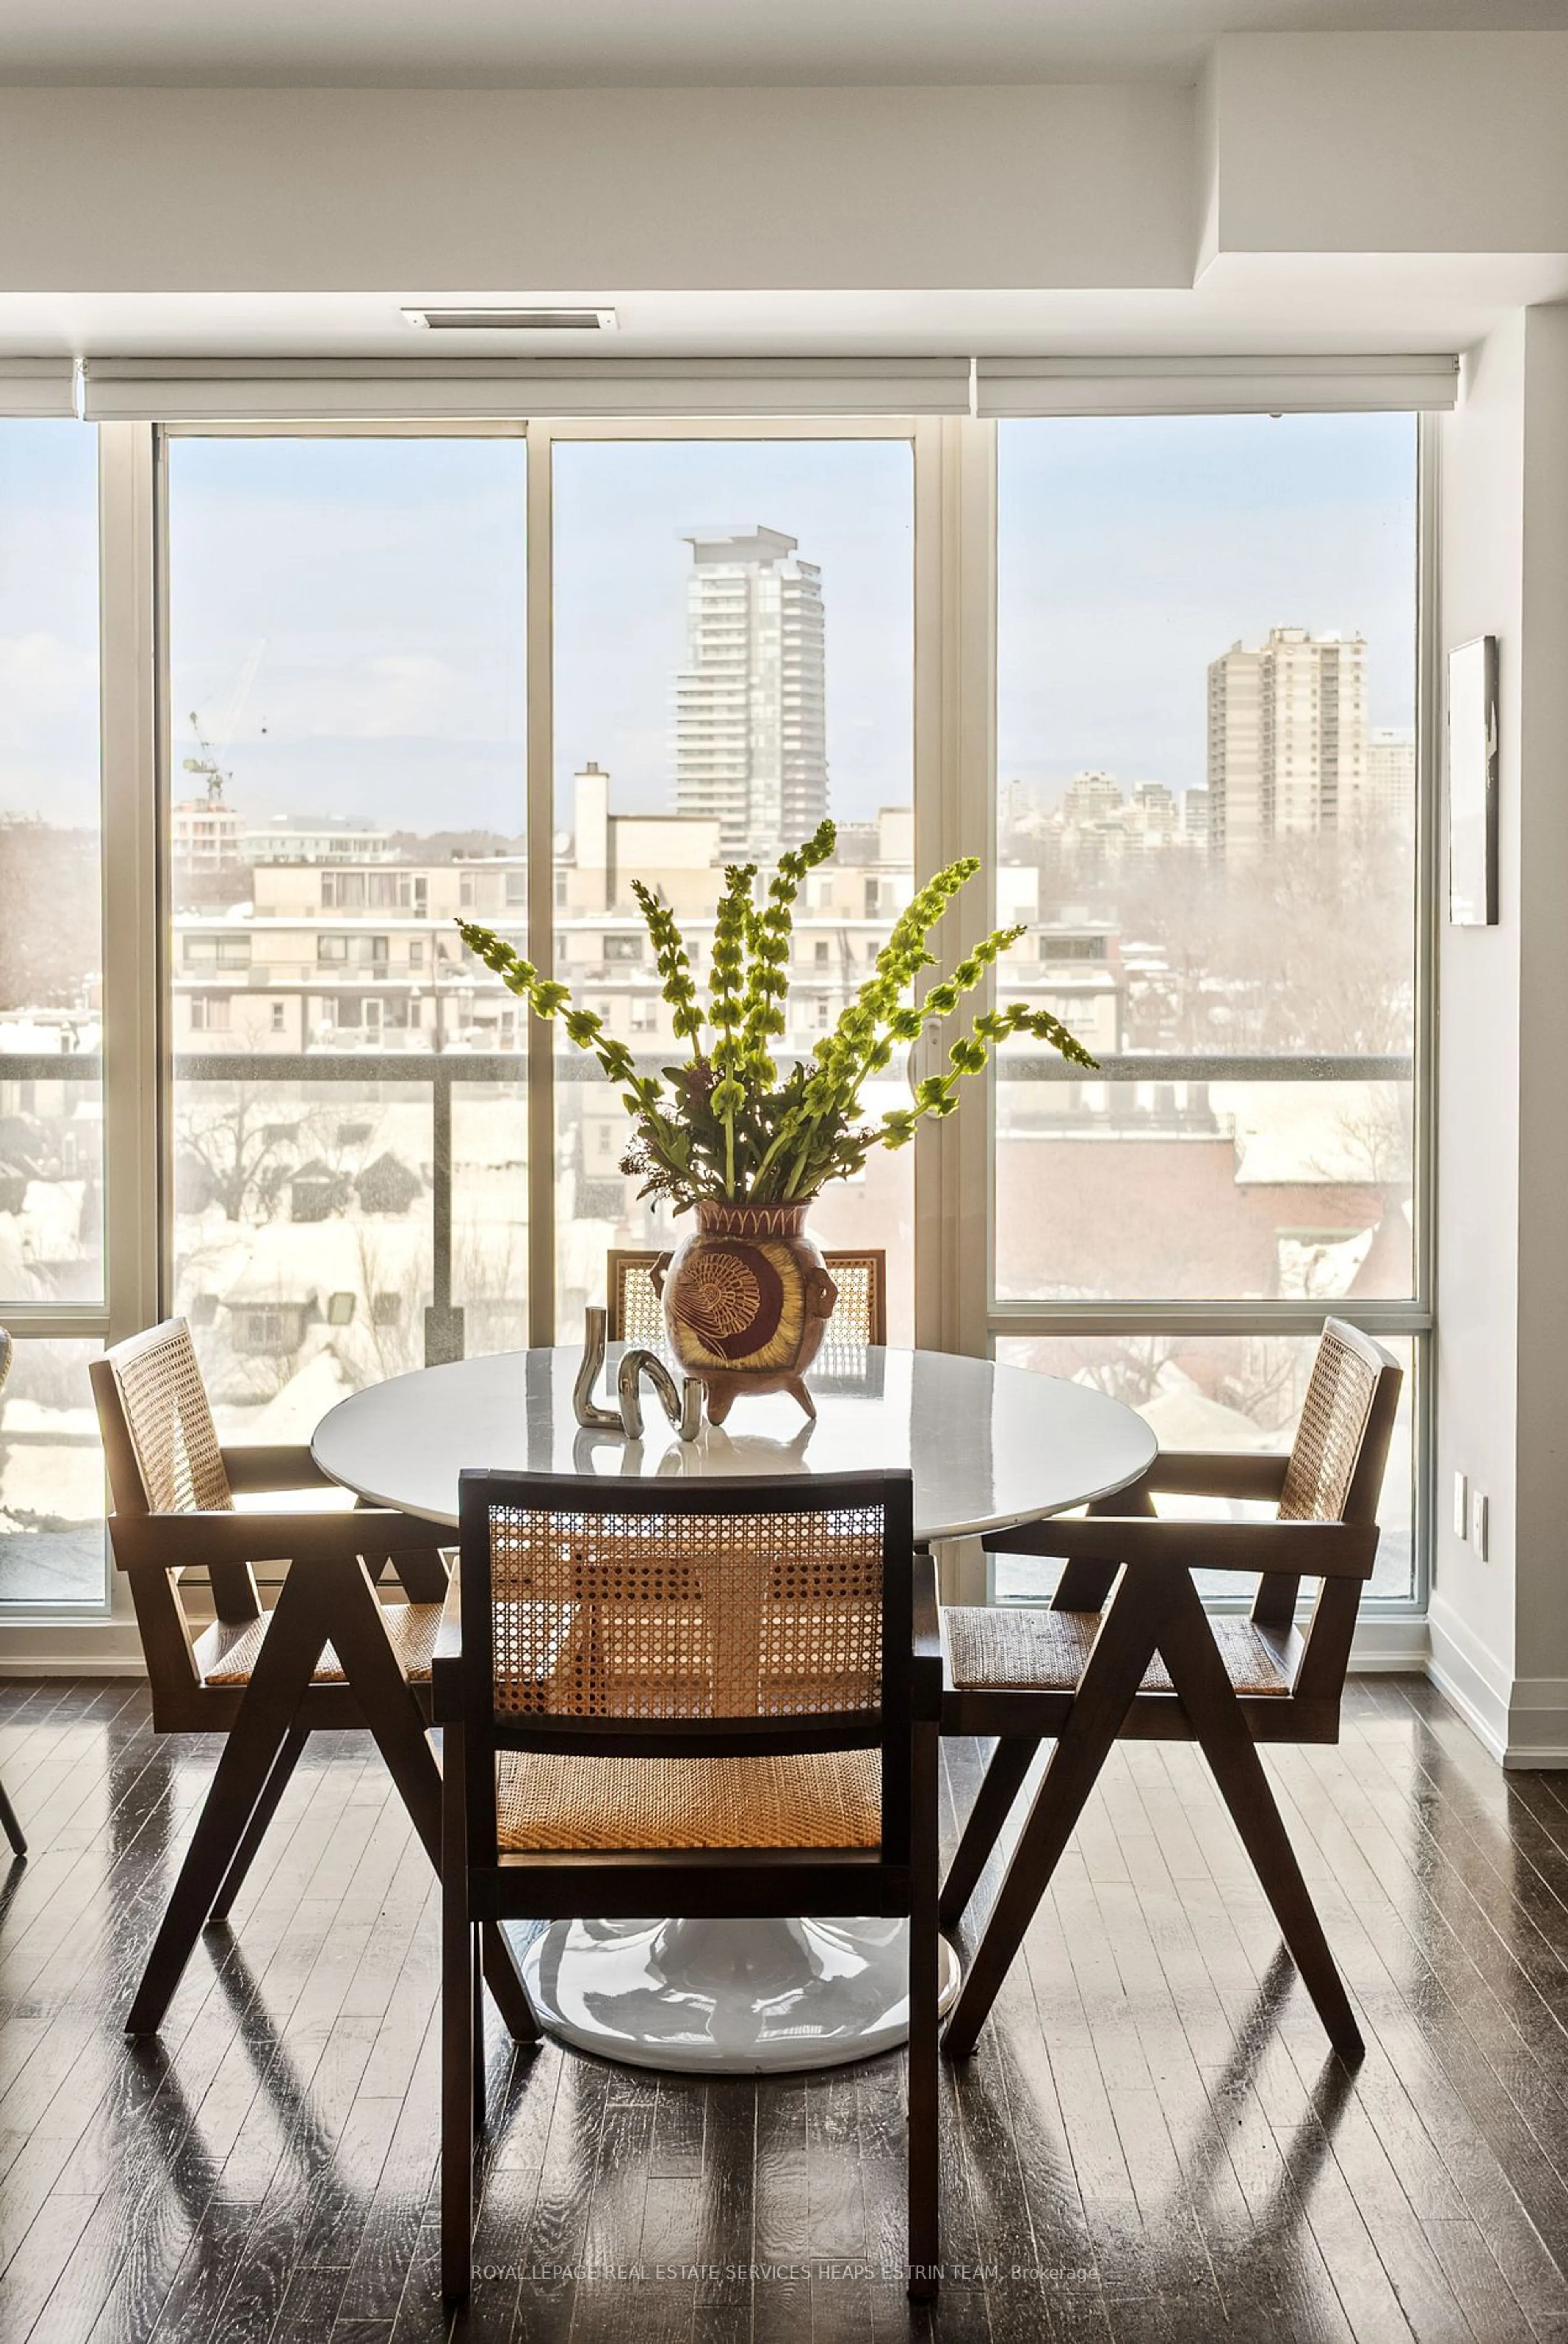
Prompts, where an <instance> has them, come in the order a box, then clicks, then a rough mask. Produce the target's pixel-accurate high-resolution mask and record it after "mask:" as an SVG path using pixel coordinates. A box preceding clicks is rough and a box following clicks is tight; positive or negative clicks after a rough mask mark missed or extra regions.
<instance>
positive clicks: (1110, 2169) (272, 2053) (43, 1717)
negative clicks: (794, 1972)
mask: <svg viewBox="0 0 1568 2344" xmlns="http://www.w3.org/2000/svg"><path fill="white" fill-rule="evenodd" d="M216 1753H217V1745H216V1743H214V1744H211V1745H209V1746H205V1747H204V1746H203V1745H201V1744H198V1743H196V1742H194V1741H192V1740H188V1739H185V1738H175V1737H169V1738H155V1737H154V1735H153V1734H152V1733H151V1730H150V1727H149V1725H148V1722H147V1695H146V1692H145V1691H144V1689H143V1688H142V1687H140V1686H139V1685H130V1684H126V1683H124V1682H86V1681H84V1682H74V1683H68V1684H67V1683H59V1682H9V1683H5V1684H3V1685H0V1770H3V1771H4V1773H5V1779H6V1782H7V1784H8V1786H9V1788H10V1790H11V1793H12V1795H13V1797H14V1799H15V1804H16V1806H17V1809H18V1811H19V1813H20V1814H21V1816H22V1818H23V1822H24V1825H25V1829H26V1831H27V1833H28V1835H29V1837H30V1839H31V1841H32V1844H33V1850H34V1853H33V1855H32V1858H31V1860H30V1861H29V1862H28V1863H27V1864H25V1865H23V1864H17V1865H14V1866H12V1867H11V1869H10V1871H9V1872H8V1873H6V1872H4V1871H0V2338H3V2339H5V2344H25V2339H38V2344H155V2339H157V2344H164V2340H165V2339H167V2344H263V2339H271V2344H437V2339H445V2338H447V2337H449V2336H451V2335H454V2334H455V2335H457V2336H460V2337H464V2338H472V2339H485V2344H490V2339H495V2344H610V2339H617V2344H839V2339H844V2344H861V2339H872V2344H875V2339H885V2338H895V2337H897V2338H904V2337H910V2336H914V2337H917V2338H922V2339H926V2338H937V2339H953V2344H981V2339H996V2344H1037V2339H1058V2338H1059V2339H1064V2344H1067V2339H1072V2344H1088V2339H1096V2344H1113V2340H1114V2344H1172V2339H1209V2338H1238V2339H1259V2344H1265V2339H1266V2344H1341V2339H1351V2338H1354V2339H1374V2344H1385V2339H1387V2344H1393V2339H1405V2338H1407V2337H1409V2338H1417V2339H1423V2344H1471V2339H1473V2344H1515V2340H1516V2339H1517V2344H1528V2340H1529V2339H1568V1776H1562V1775H1559V1776H1553V1775H1534V1776H1533V1775H1517V1774H1515V1775H1511V1776H1508V1777H1506V1778H1505V1777H1504V1776H1503V1775H1502V1773H1500V1772H1499V1771H1498V1769H1497V1768H1496V1767H1494V1766H1493V1765H1492V1763H1491V1761H1490V1760H1489V1759H1488V1758H1486V1756H1485V1755H1484V1754H1483V1753H1482V1751H1481V1750H1480V1749H1479V1748H1478V1746H1477V1745H1476V1744H1475V1743H1474V1742H1473V1741H1472V1739H1471V1737H1470V1736H1469V1734H1468V1733H1466V1731H1465V1729H1464V1728H1463V1727H1462V1725H1461V1724H1460V1723H1458V1722H1457V1720H1455V1719H1454V1718H1453V1717H1452V1716H1451V1715H1450V1713H1448V1712H1447V1711H1446V1710H1445V1709H1444V1708H1443V1707H1442V1703H1441V1702H1439V1701H1438V1700H1437V1698H1436V1696H1435V1695H1433V1694H1432V1693H1431V1692H1430V1691H1429V1690H1428V1689H1427V1688H1425V1687H1424V1686H1422V1685H1421V1684H1419V1683H1417V1682H1414V1681H1413V1680H1407V1679H1392V1678H1390V1679H1382V1680H1369V1679H1361V1680H1360V1681H1359V1682H1353V1684H1352V1689H1351V1693H1350V1695H1349V1698H1348V1700H1347V1703H1346V1717H1345V1733H1344V1739H1343V1741H1342V1743H1340V1746H1339V1747H1338V1748H1337V1749H1332V1750H1321V1751H1311V1752H1305V1751H1282V1752H1279V1753H1270V1756H1269V1760H1268V1763H1269V1765H1270V1771H1271V1773H1272V1774H1273V1777H1274V1780H1275V1782H1276V1783H1277V1785H1278V1787H1279V1790H1280V1797H1281V1803H1282V1805H1283V1807H1284V1811H1285V1814H1286V1817H1287V1821H1288V1823H1289V1824H1290V1829H1291V1832H1292V1834H1293V1836H1294V1838H1295V1841H1296V1844H1297V1847H1298V1849H1299V1851H1300V1855H1301V1859H1302V1863H1303V1866H1304V1868H1305V1870H1306V1871H1307V1874H1308V1876H1309V1879H1310V1884H1311V1886H1312V1889H1313V1893H1314V1894H1315V1895H1316V1897H1317V1898H1318V1900H1319V1905H1320V1911H1321V1913H1322V1915H1323V1919H1324V1923H1325V1925H1326V1927H1327V1929H1328V1933H1329V1936H1330V1942H1331V1943H1332V1945H1333V1946H1334V1949H1335V1951H1336V1953H1337V1955H1338V1956H1339V1958H1340V1962H1341V1965H1342V1966H1343V1968H1344V1971H1345V1974H1346V1976H1347V1978H1348V1980H1349V1983H1350V1985H1351V1992H1352V1995H1353V1996H1354V1998H1355V2001H1356V2003H1357V2006H1358V2007H1359V2009H1360V2011H1361V2016H1362V2023H1363V2026H1364V2027H1365V2030H1366V2033H1367V2036H1368V2041H1369V2046H1370V2048H1369V2055H1368V2057H1367V2059H1366V2061H1365V2063H1364V2065H1363V2066H1361V2068H1360V2069H1359V2070H1358V2071H1357V2072H1356V2073H1355V2074H1354V2075H1353V2076H1352V2075H1351V2074H1349V2073H1347V2072H1346V2071H1345V2070H1344V2069H1343V2068H1341V2067H1340V2066H1339V2065H1338V2063H1337V2062H1335V2061H1334V2060H1333V2059H1332V2058H1331V2056H1330V2055H1329V2054H1328V2052H1327V2048H1326V2046H1325V2044H1324V2042H1323V2039H1322V2036H1321V2035H1320V2031H1319V2028H1318V2025H1317V2022H1316V2019H1315V2017H1314V2016H1313V2013H1312V2011H1311V2008H1310V2005H1309V2004H1308V2002H1307V2000H1306V1998H1305V1996H1304V1995H1303V1994H1302V1992H1301V1989H1300V1985H1299V1984H1298V1983H1297V1982H1296V1980H1295V1978H1294V1976H1293V1974H1292V1973H1291V1971H1290V1967H1289V1965H1288V1963H1287V1962H1285V1961H1284V1959H1283V1958H1282V1957H1281V1956H1280V1954H1279V1951H1278V1945H1277V1939H1276V1935H1275V1932H1274V1929H1273V1926H1272V1924H1271V1921H1270V1915H1269V1914H1268V1911H1267V1909H1266V1907H1265V1906H1264V1904H1263V1903H1262V1899H1261V1897H1260V1896H1259V1894H1258V1891H1257V1889H1256V1887H1255V1885H1254V1884H1253V1881H1252V1878H1251V1875H1250V1874H1249V1870H1248V1868H1247V1865H1246V1863H1245V1860H1244V1859H1243V1857H1242V1855H1241V1854H1240V1851H1239V1846H1238V1844H1237V1843H1236V1841H1235V1838H1234V1836H1233V1834H1232V1833H1231V1831H1230V1828H1229V1823H1228V1821H1227V1819H1226V1817H1225V1815H1224V1814H1223V1811H1222V1809H1221V1808H1220V1807H1219V1803H1218V1801H1217V1800H1216V1798H1215V1796H1214V1794H1213V1793H1212V1791H1211V1789H1210V1787H1209V1783H1208V1780H1207V1777H1206V1775H1205V1774H1204V1772H1203V1768H1202V1763H1201V1761H1200V1760H1199V1758H1198V1757H1197V1756H1196V1755H1195V1754H1194V1753H1190V1752H1189V1751H1184V1750H1179V1749H1174V1748H1172V1749H1166V1748H1162V1747H1160V1746H1158V1745H1157V1744H1153V1743H1149V1744H1143V1745H1133V1746H1131V1747H1128V1748H1124V1749H1121V1750H1119V1751H1118V1753H1117V1756H1116V1759H1115V1762H1114V1763H1113V1765H1112V1767H1111V1768H1110V1769H1109V1771H1108V1775H1107V1777H1106V1780H1105V1783H1104V1784H1103V1785H1102V1788H1101V1791H1100V1793H1099V1794H1098V1796H1097V1798H1096V1799H1095V1801H1094V1802H1093V1803H1092V1804H1091V1806H1090V1808H1089V1809H1088V1811H1087V1814H1086V1815H1085V1817H1084V1821H1083V1824H1082V1827H1081V1829H1080V1830H1079V1832H1078V1834H1077V1839H1076V1841H1075V1843H1074V1845H1073V1848H1072V1850H1071V1852H1070V1854H1069V1856H1068V1858H1067V1861H1066V1862H1065V1864H1064V1865H1063V1867H1062V1870H1061V1873H1060V1874H1059V1876H1058V1879H1057V1886H1056V1890H1055V1894H1053V1895H1052V1896H1051V1897H1050V1898H1049V1899H1048V1900H1047V1903H1046V1904H1045V1905H1044V1906H1043V1907H1042V1909H1041V1911H1040V1914H1039V1915H1038V1917H1037V1922H1036V1925H1035V1926H1034V1929H1033V1931H1032V1933H1031V1935H1030V1937H1029V1940H1028V1943H1027V1947H1026V1951H1025V1955H1024V1956H1023V1958H1021V1960H1020V1961H1019V1963H1018V1964H1017V1965H1016V1967H1015V1969H1014V1972H1013V1974H1012V1975H1011V1976H1010V1978H1009V1979H1008V1982H1007V1987H1006V1989H1005V1991H1004V1993H1003V1995H1002V1997H1001V2000H1000V2001H999V2003H998V2005H997V2008H996V2015H995V2017H994V2018H993V2020H992V2022H991V2024H990V2025H989V2026H987V2028H986V2032H985V2034H984V2035H983V2036H982V2037H981V2042H980V2047H979V2050H978V2052H977V2053H976V2056H975V2058H974V2059H973V2060H972V2061H971V2062H970V2063H969V2064H968V2065H967V2066H966V2067H964V2068H962V2069H959V2070H956V2071H955V2070H948V2071H947V2072H946V2075H945V2088H944V2109H943V2127H944V2141H943V2155H944V2208H945V2234H946V2235H945V2246H946V2264H947V2272H948V2277H947V2283H946V2287H945V2289H944V2292H943V2295H942V2298H941V2300H940V2302H939V2304H938V2305H937V2306H936V2309H935V2310H934V2311H927V2310H924V2309H922V2310H919V2311H911V2309H909V2307H908V2306H907V2305H906V2303H905V2299H904V2296H903V2292H902V2287H901V2284H900V2282H899V2279H898V2278H897V2277H896V2270H897V2267H898V2265H899V2262H900V2259H901V2256H902V2240H901V2232H902V2225H903V2202H902V2197H903V2140H902V2091H903V2079H902V2071H901V2064H900V2062H899V2060H898V2059H897V2058H896V2057H895V2058H890V2059H885V2060H880V2061H876V2062H873V2063H871V2064H869V2065H866V2066H861V2067H853V2068H841V2069H838V2070H836V2071H834V2072H831V2073H827V2074H823V2075H819V2076H810V2077H792V2078H784V2079H782V2080H778V2081H774V2082H764V2083H757V2084H753V2083H751V2082H748V2081H744V2080H732V2081H724V2082H722V2083H715V2084H713V2085H708V2086H703V2085H701V2084H698V2083H694V2082H687V2081H685V2080H683V2079H680V2078H673V2077H657V2076H645V2075H639V2074H637V2073H634V2072H633V2071H632V2070H629V2069H619V2068H614V2067H610V2066H601V2065H599V2064H597V2063H596V2062H594V2061H592V2060H589V2059H585V2058H582V2057H579V2056H575V2055H573V2054H572V2053H566V2052H561V2051H560V2050H558V2049H557V2048H555V2047H554V2046H546V2047H545V2048H544V2049H542V2050H541V2052H540V2053H539V2054H538V2055H537V2056H533V2057H532V2058H531V2059H524V2058H521V2057H518V2056H516V2055H514V2054H513V2053H512V2051H511V2046H510V2045H508V2044H506V2043H505V2042H504V2041H503V2040H498V2039H497V2038H498V2036H499V2029H498V2028H495V2027H493V2026H492V2029H491V2110H492V2122H491V2137H490V2141H489V2144H488V2147H487V2152H486V2156H485V2159H484V2167H483V2173H482V2189H483V2195H482V2199H481V2214H480V2227H479V2233H478V2243H477V2251H476V2265H477V2268H478V2273H479V2277H478V2283H477V2285H476V2288H475V2291H474V2296H473V2300H472V2303H471V2306H470V2309H468V2311H467V2312H466V2313H465V2314H464V2315H463V2317H462V2318H461V2319H458V2320H456V2321H453V2320H452V2319H450V2318H448V2317H446V2316H444V2315H443V2313H442V2310H441V2307H440V2299H439V2293H438V2288H437V2281H436V2257H435V2248H436V2229H435V2217H436V2210H437V2202H436V2195H435V2168H436V2110H437V2099H436V2031H435V2008H436V1964H437V1930H436V1917H437V1916H436V1893H435V1885H434V1882H433V1880H432V1878H431V1876H430V1871H429V1868H428V1866H427V1864H426V1863H425V1860H424V1858H423V1856H422V1854H420V1852H419V1850H418V1848H417V1847H416V1846H415V1844H414V1843H413V1839H412V1836H411V1834H410V1830H409V1828H408V1825H407V1824H406V1822H405V1819H404V1816H403V1814H402V1810H401V1808H400V1806H399V1804H398V1803H397V1801H396V1799H395V1798H394V1797H393V1795H392V1794H391V1793H390V1792H389V1788H388V1785H387V1782H386V1778H385V1776H384V1774H383V1773H382V1772H381V1770H380V1768H379V1764H378V1763H377V1761H376V1758H375V1755H374V1753H373V1751H372V1750H371V1748H370V1746H369V1742H368V1740H367V1739H366V1738H365V1737H362V1736H357V1735H351V1734H342V1735H333V1736H318V1737H317V1738H316V1739H315V1740H314V1741H313V1743H312V1744H311V1746H310V1748H309V1752H308V1753H307V1756H306V1758H305V1759H304V1761H303V1763H301V1765H300V1768H299V1771H298V1775H297V1777H296V1779H295V1781H294V1783H292V1785H291V1786H290V1788H289V1791H288V1794H287V1796H286V1799H285V1802H284V1804H283V1807H282V1809H281V1810H280V1812H279V1814H278V1821H277V1824H275V1826H274V1829H273V1832H272V1834H271V1836H270V1838H269V1840H268V1844H267V1846H266V1848H265V1849H264V1850H263V1853H262V1855H261V1857H260V1858H259V1859H258V1864H257V1866H256V1869H255V1871H254V1873H253V1874H252V1877H251V1880H250V1881H249V1882H248V1884H247V1887H246V1889H245V1892H244V1894H242V1896H241V1898H240V1900H239V1903H238V1906H237V1908H236V1912H235V1915H234V1922H233V1925H232V1927H231V1928H230V1929H228V1930H227V1931H225V1930H217V1931H213V1932H209V1934H208V1936H207V1940H206V1941H205V1943H204V1945H203V1948H202V1949H201V1950H200V1951H199V1952H198V1954H197V1958H196V1960H195V1961H194V1962H193V1964H192V1965H191V1969H190V1973H189V1975H188V1976H187V1980H186V1983H185V1985H183V1987H182V1988H181V1991H180V1993H179V1995H178V1997H177V2001H176V2003H175V2005H174V2007H173V2009H172V2011H171V2013H170V2018H169V2024H168V2026H167V2031H166V2033H165V2036H163V2038H162V2040H161V2041H160V2042H159V2043H157V2044H155V2045H147V2046H128V2045H127V2044H126V2041H125V2039H124V2037H123V2036H122V2035H121V2033H120V2031H119V2026H120V2021H121V2018H122V2016H123V2014H124V2010H125V2007H126V2003H127V2002H128V1999H129V1996H130V1993H131V1990H132V1987H133V1985H134V1983H135V1979H136V1976H137V1969H138V1965H139V1964H140V1961H141V1958H142V1955H143V1953H144V1951H145V1948H146V1946H147V1942H148V1940H149V1937H150V1935H151V1933H152V1931H153V1929H154V1927H155V1925H156V1922H157V1915H158V1913H159V1910H160V1907H161V1904H162V1902H163V1899H164V1896H165V1894H167V1887H168V1884H169V1881H170V1878H171V1874H172V1869H173V1865H174V1864H175V1862H176V1860H177V1854H178V1852H179V1850H180V1848H181V1847H182V1845H183V1842H184V1838H185V1835H186V1834H187V1830H188V1827H189V1824H190V1821H191V1818H192V1815H193V1814H194V1811H195V1809H196V1807H197V1804H198V1803H199V1801H200V1799H201V1796H202V1793H203V1791H204V1789H205V1786H206V1783H207V1777H208V1774H209V1773H210V1771H211V1767H212V1764H213V1763H214V1760H215V1757H216ZM976 1771H977V1753H976V1752H975V1751H974V1750H972V1749H971V1748H970V1747H968V1746H967V1745H962V1744H960V1745H956V1746H955V1747H953V1748H952V1749H951V1750H950V1751H949V1753H948V1759H947V1774H948V1783H947V1791H948V1802H949V1813H948V1816H947V1827H948V1829H949V1830H950V1831H951V1830H952V1828H953V1826H954V1824H955V1821H956V1815H957V1814H958V1813H959V1812H960V1811H961V1809H962V1807H963V1806H964V1804H965V1803H966V1801H967V1798H968V1796H969V1794H970V1793H971V1791H972V1789H973V1786H974V1783H975V1781H976ZM988 1885H989V1884H986V1886H987V1887H988ZM985 1894H986V1888H983V1890H982V1895H983V1896H984V1895H985Z"/></svg>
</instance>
